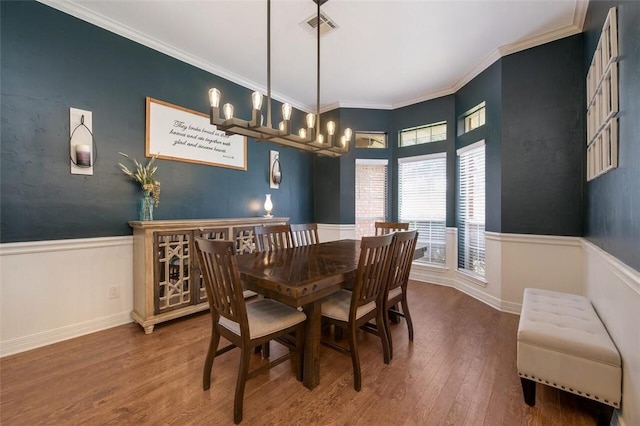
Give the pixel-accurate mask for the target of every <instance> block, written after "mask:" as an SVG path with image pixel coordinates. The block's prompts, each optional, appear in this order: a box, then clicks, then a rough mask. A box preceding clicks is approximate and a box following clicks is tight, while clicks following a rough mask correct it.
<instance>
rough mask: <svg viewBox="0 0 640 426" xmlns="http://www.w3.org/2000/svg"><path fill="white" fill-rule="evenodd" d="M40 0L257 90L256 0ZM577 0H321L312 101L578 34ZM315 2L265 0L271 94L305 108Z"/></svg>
mask: <svg viewBox="0 0 640 426" xmlns="http://www.w3.org/2000/svg"><path fill="white" fill-rule="evenodd" d="M41 1H42V3H45V4H48V5H50V6H52V7H55V8H57V9H60V10H62V11H64V12H67V13H70V14H72V15H74V16H77V17H79V18H81V19H84V20H86V21H88V22H91V23H93V24H96V25H98V26H101V27H103V28H106V29H108V30H110V31H113V32H116V33H118V34H121V35H123V36H125V37H128V38H130V39H132V40H135V41H137V42H139V43H142V44H144V45H147V46H149V47H152V48H154V49H156V50H159V51H161V52H164V53H167V54H169V55H171V56H174V57H176V58H178V59H181V60H183V61H185V62H188V63H191V64H193V65H196V66H198V67H200V68H203V69H205V70H208V71H210V72H212V73H214V74H217V75H220V76H222V77H225V78H228V79H229V80H232V81H234V82H236V83H239V84H241V85H244V86H246V87H249V88H251V89H258V90H261V91H263V92H266V85H267V71H266V69H267V67H266V57H267V54H266V32H267V30H266V28H267V27H266V20H267V14H266V10H267V2H266V0H199V1H198V0H147V1H141V0H125V1H122V0H72V1H64V0H41ZM587 3H588V0H503V1H495V0H466V1H462V0H443V1H436V0H330V1H328V2H327V3H326V4H324V5H323V6H322V11H323V13H325V14H326V15H328V16H329V17H330V18H331V19H332V20H333V21H334V22H335V23H336V24H337V25H338V26H339V28H338V29H337V30H335V31H333V32H331V33H329V34H327V35H326V36H323V37H322V38H321V90H320V102H321V110H327V109H332V108H334V107H337V106H342V107H361V108H380V109H389V108H397V107H400V106H404V105H409V104H412V103H416V102H419V101H422V100H427V99H431V98H435V97H438V96H442V95H447V94H451V93H454V92H455V91H456V90H457V89H459V88H460V87H462V86H463V85H464V84H465V83H467V82H468V81H469V80H470V79H472V78H473V77H474V76H476V75H477V74H478V73H480V72H481V71H482V70H483V69H485V68H486V67H487V66H489V65H491V63H493V62H495V60H496V59H498V58H499V57H501V56H504V55H507V54H509V53H513V52H517V51H520V50H523V49H526V48H529V47H532V46H536V45H539V44H542V43H546V42H549V41H552V40H556V39H559V38H562V37H566V36H568V35H572V34H576V33H579V32H580V31H581V30H582V25H583V22H584V17H585V13H586V8H587ZM315 13H316V4H315V3H314V2H313V1H312V0H273V1H272V3H271V75H272V77H271V80H272V81H271V83H272V96H273V97H274V98H276V99H279V100H281V101H288V102H291V103H292V104H293V105H294V106H296V107H298V108H300V109H303V110H305V111H313V110H315V105H316V96H317V95H316V38H315V34H314V33H310V32H308V31H306V30H304V29H303V28H302V27H301V26H300V25H299V23H300V22H301V21H303V20H304V19H305V18H308V17H309V16H311V15H314V14H315ZM223 96H224V93H223ZM223 102H224V99H223ZM247 102H249V100H247Z"/></svg>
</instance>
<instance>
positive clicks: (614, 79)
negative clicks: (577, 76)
mask: <svg viewBox="0 0 640 426" xmlns="http://www.w3.org/2000/svg"><path fill="white" fill-rule="evenodd" d="M618 55H619V53H618V25H617V19H616V8H615V7H612V8H611V9H609V13H608V15H607V19H606V20H605V22H604V26H603V28H602V34H601V35H600V39H599V40H598V46H597V48H596V51H595V53H594V54H593V59H592V60H591V66H590V67H589V72H588V73H587V181H590V180H593V179H595V178H597V177H598V176H600V175H602V174H604V173H606V172H608V171H609V170H612V169H615V168H616V167H618V118H617V115H618V62H617V61H618Z"/></svg>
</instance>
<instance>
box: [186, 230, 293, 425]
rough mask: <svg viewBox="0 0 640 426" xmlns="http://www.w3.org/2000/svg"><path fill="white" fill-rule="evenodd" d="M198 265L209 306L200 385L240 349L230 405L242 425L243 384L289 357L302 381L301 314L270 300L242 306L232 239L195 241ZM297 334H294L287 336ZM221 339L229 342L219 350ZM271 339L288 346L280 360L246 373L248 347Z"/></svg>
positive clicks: (249, 358) (248, 358)
mask: <svg viewBox="0 0 640 426" xmlns="http://www.w3.org/2000/svg"><path fill="white" fill-rule="evenodd" d="M195 243H196V252H197V255H198V262H199V264H200V269H201V270H202V277H203V279H204V281H205V285H206V290H207V299H208V300H209V306H210V308H211V325H212V327H211V340H210V342H209V349H208V351H207V357H206V359H205V363H204V371H203V376H202V387H203V388H204V390H208V389H209V388H210V386H211V370H212V368H213V360H214V358H215V357H217V356H219V355H222V354H224V353H225V352H228V351H229V350H231V349H233V348H235V347H238V348H240V364H239V367H238V378H237V381H236V391H235V397H234V402H233V421H234V423H235V424H238V423H240V422H241V421H242V407H243V401H244V388H245V384H246V382H247V380H249V379H251V378H253V377H255V376H257V375H258V374H260V373H262V372H264V371H266V370H268V369H270V368H271V367H275V366H276V365H278V364H280V363H282V362H284V361H286V360H287V359H291V360H292V362H293V364H294V366H295V370H296V378H297V379H298V381H301V380H302V347H303V344H304V340H303V339H304V322H305V320H306V315H305V314H304V313H303V312H300V311H298V310H296V309H295V308H291V307H289V306H286V305H284V304H282V303H280V302H276V301H275V300H271V299H260V300H256V301H254V302H252V303H248V304H247V303H245V301H244V298H243V296H242V285H241V283H240V274H239V272H238V264H237V261H236V254H235V247H234V243H233V242H232V241H220V240H217V241H216V240H207V239H204V238H196V239H195ZM292 333H293V334H294V335H295V336H292V335H291V334H292ZM220 336H222V337H224V338H225V339H227V340H228V341H229V342H230V344H229V345H227V346H225V347H223V348H220V349H218V344H219V343H220ZM271 340H276V341H278V342H279V343H282V344H283V345H285V346H287V347H288V348H289V351H287V352H286V353H285V354H284V355H282V356H281V357H279V358H277V359H275V360H273V361H271V362H269V363H268V364H265V365H262V366H261V367H258V368H256V369H254V370H252V371H249V366H250V361H251V356H252V352H253V351H252V349H253V348H255V347H259V346H261V345H262V344H264V343H268V342H269V341H271Z"/></svg>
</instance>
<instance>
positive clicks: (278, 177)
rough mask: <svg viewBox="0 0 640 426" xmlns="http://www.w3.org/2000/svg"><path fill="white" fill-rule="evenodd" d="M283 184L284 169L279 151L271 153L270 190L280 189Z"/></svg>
mask: <svg viewBox="0 0 640 426" xmlns="http://www.w3.org/2000/svg"><path fill="white" fill-rule="evenodd" d="M280 182H282V167H281V165H280V154H279V153H278V151H269V188H271V189H278V188H280Z"/></svg>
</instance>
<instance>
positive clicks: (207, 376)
mask: <svg viewBox="0 0 640 426" xmlns="http://www.w3.org/2000/svg"><path fill="white" fill-rule="evenodd" d="M218 343H220V335H219V334H218V332H217V331H216V326H215V324H214V326H213V328H212V330H211V339H210V340H209V350H208V351H207V358H206V359H205V361H204V370H203V372H202V388H203V389H204V390H208V389H209V388H210V387H211V369H212V368H213V358H215V356H216V350H217V349H218Z"/></svg>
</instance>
